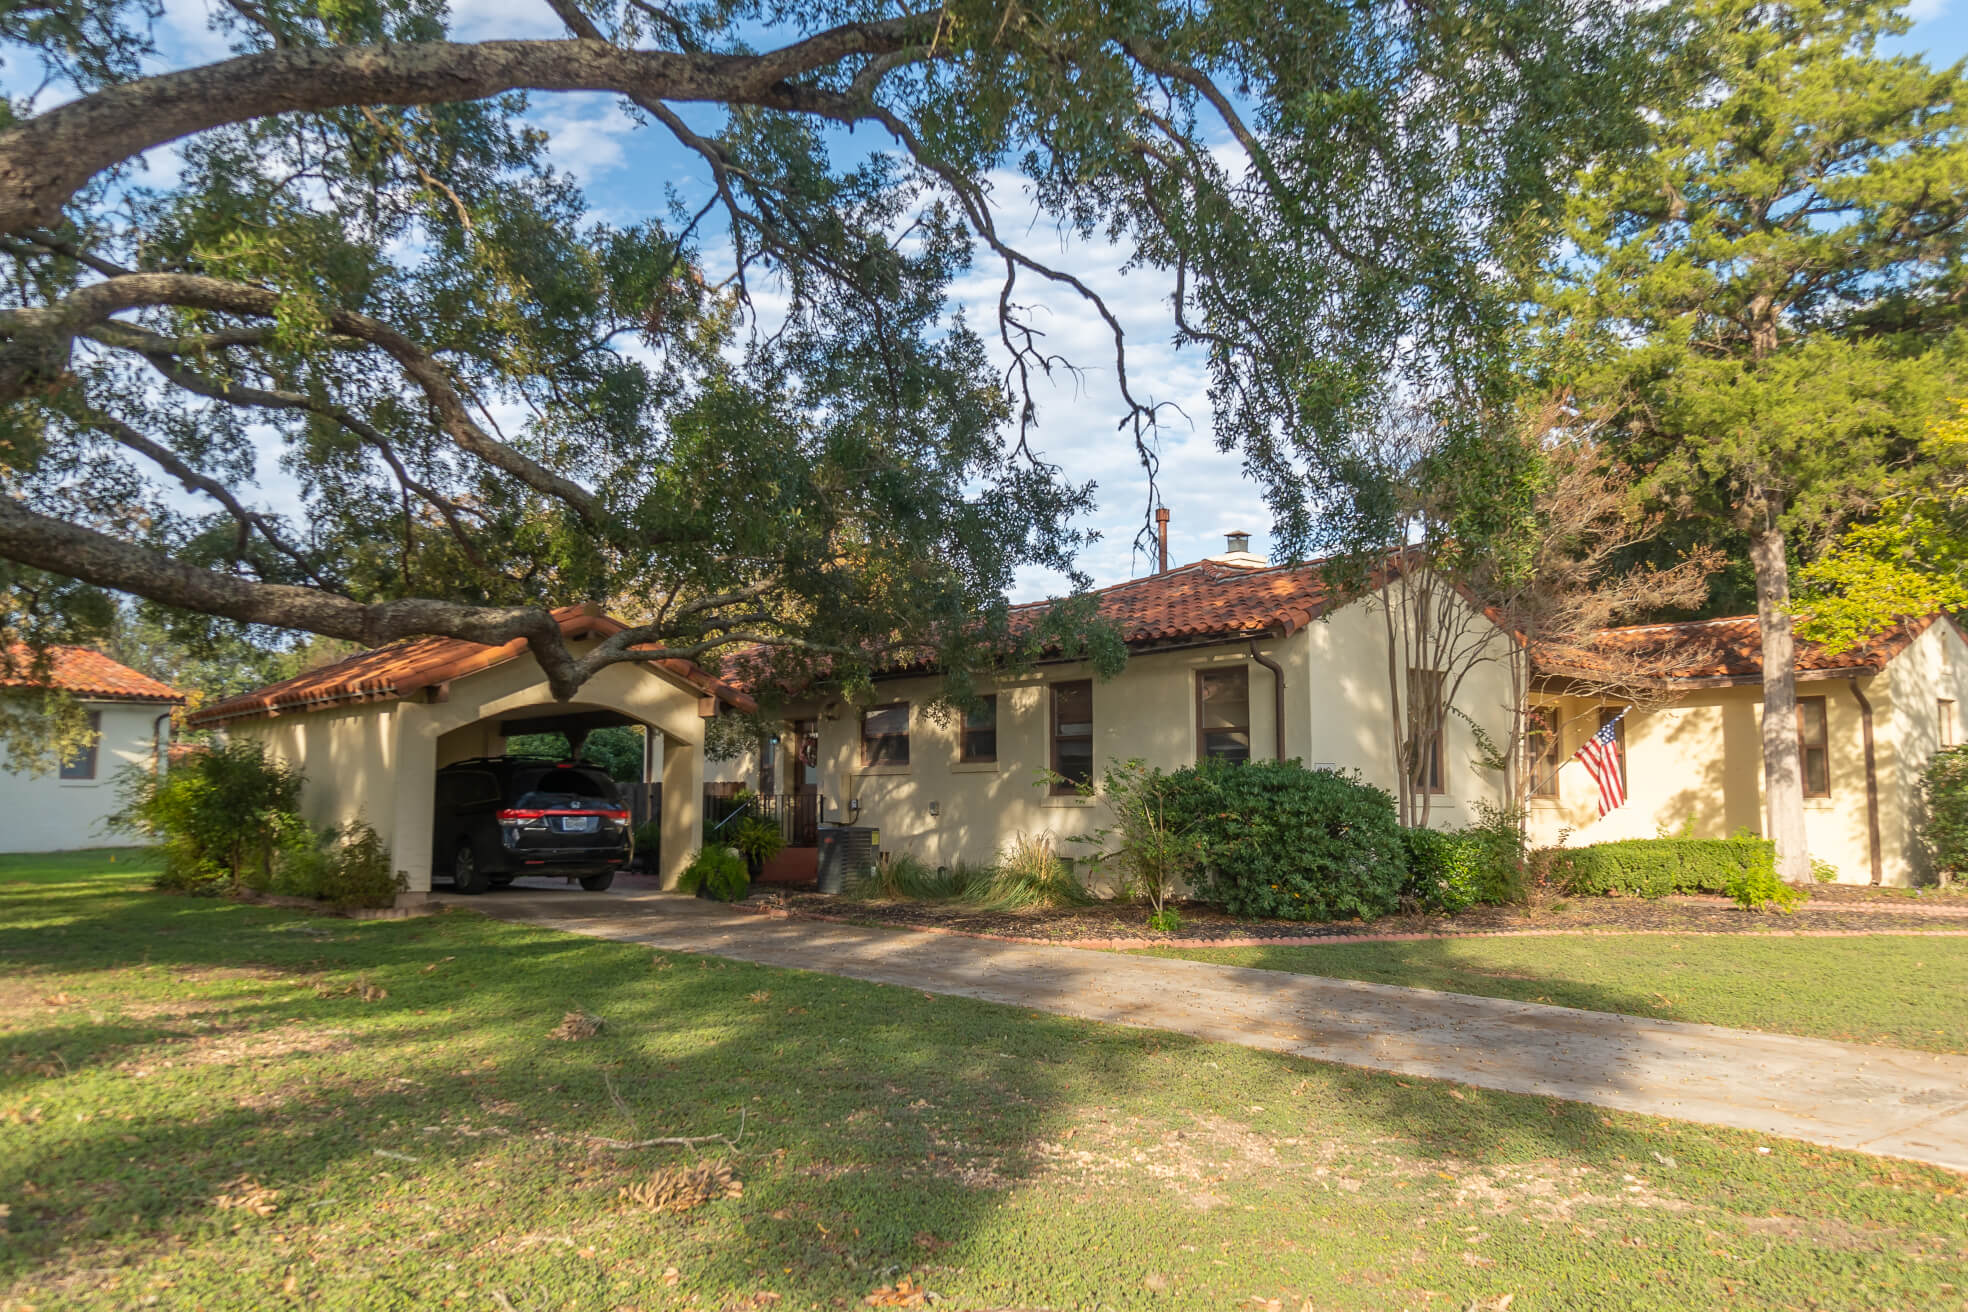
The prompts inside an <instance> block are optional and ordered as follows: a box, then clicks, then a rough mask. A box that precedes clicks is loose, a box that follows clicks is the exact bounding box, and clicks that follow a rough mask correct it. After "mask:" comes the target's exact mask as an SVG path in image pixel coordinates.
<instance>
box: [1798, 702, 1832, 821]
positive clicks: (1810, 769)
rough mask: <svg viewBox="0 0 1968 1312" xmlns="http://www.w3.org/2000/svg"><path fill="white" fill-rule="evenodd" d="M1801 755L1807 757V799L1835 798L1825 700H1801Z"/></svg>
mask: <svg viewBox="0 0 1968 1312" xmlns="http://www.w3.org/2000/svg"><path fill="white" fill-rule="evenodd" d="M1797 754H1798V755H1799V756H1801V757H1802V758H1803V766H1804V796H1806V797H1830V796H1831V736H1830V734H1829V733H1827V732H1826V727H1825V699H1824V698H1822V697H1799V698H1798V699H1797Z"/></svg>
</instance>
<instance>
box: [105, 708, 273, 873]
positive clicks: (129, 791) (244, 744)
mask: <svg viewBox="0 0 1968 1312" xmlns="http://www.w3.org/2000/svg"><path fill="white" fill-rule="evenodd" d="M302 782H303V780H302V777H301V775H300V774H299V773H297V772H296V771H294V770H292V769H289V768H288V767H287V766H286V765H284V764H282V763H281V762H279V761H274V760H269V759H268V757H267V754H266V749H265V747H264V746H262V745H261V744H260V743H257V742H252V741H235V742H230V743H223V744H219V745H216V746H212V747H208V748H205V749H203V750H200V751H196V752H192V753H190V754H189V755H187V756H185V757H184V758H183V759H182V760H180V761H178V762H177V763H176V764H174V765H172V766H171V767H170V769H169V770H167V771H166V772H165V773H164V775H163V776H162V777H161V778H160V777H159V776H158V775H156V774H154V773H152V772H150V771H148V770H143V769H138V768H134V767H133V768H131V769H128V770H125V771H124V772H123V776H122V778H121V780H120V781H119V783H118V791H119V793H120V797H121V801H122V803H123V806H122V809H121V810H120V811H119V812H118V813H117V815H116V816H114V817H113V818H112V820H111V824H112V825H113V826H114V827H115V828H117V829H119V830H121V831H123V832H125V833H135V834H141V835H143V836H146V837H149V838H153V839H155V840H157V842H158V843H159V845H160V846H161V847H162V848H163V850H164V869H163V872H162V873H161V874H160V875H159V876H158V878H157V886H158V887H159V888H164V889H175V890H180V891H188V892H205V893H219V892H229V891H232V890H235V889H238V888H241V887H245V888H252V889H257V890H260V891H265V890H266V889H268V888H269V887H271V886H272V883H273V877H274V862H275V856H276V854H277V853H279V852H280V851H281V850H282V849H283V848H284V847H285V846H286V845H287V844H288V843H289V842H291V841H293V839H294V836H295V835H296V834H305V833H306V831H307V825H306V822H305V821H303V820H302V819H301V817H300V813H299V810H298V808H299V806H300V800H301V784H302Z"/></svg>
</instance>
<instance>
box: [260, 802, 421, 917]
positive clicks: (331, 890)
mask: <svg viewBox="0 0 1968 1312" xmlns="http://www.w3.org/2000/svg"><path fill="white" fill-rule="evenodd" d="M407 883H408V881H407V880H406V879H405V878H404V876H403V875H402V873H401V872H399V871H398V870H397V869H396V868H395V864H394V863H393V862H392V861H391V860H390V850H389V848H388V847H387V846H386V845H385V844H384V842H383V840H382V837H381V836H380V835H378V834H377V833H376V831H375V830H374V829H372V828H371V827H370V826H369V825H368V824H367V823H365V822H364V821H361V820H351V821H350V822H349V823H348V824H346V825H343V826H342V827H341V828H339V829H324V830H322V831H320V833H318V834H317V833H314V832H312V831H309V830H307V829H305V828H303V829H302V830H301V831H299V833H297V834H296V835H295V836H294V837H293V838H291V839H290V840H289V841H288V842H286V843H284V844H283V845H282V847H281V852H280V857H279V861H278V863H277V868H276V871H275V874H274V878H273V891H274V892H276V893H284V894H287V895H288V896H291V897H315V898H320V899H321V900H322V901H324V902H327V903H329V904H330V905H332V906H336V907H342V908H344V909H346V908H349V907H386V906H389V905H391V904H392V903H394V902H395V901H396V895H397V893H399V892H401V891H402V890H403V888H404V887H405V886H406V885H407Z"/></svg>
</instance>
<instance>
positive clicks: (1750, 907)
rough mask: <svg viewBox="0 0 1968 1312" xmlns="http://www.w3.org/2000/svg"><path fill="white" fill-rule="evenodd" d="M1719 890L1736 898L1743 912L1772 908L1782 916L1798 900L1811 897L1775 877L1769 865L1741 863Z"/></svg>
mask: <svg viewBox="0 0 1968 1312" xmlns="http://www.w3.org/2000/svg"><path fill="white" fill-rule="evenodd" d="M1722 891H1723V892H1724V893H1727V894H1728V895H1729V896H1730V897H1732V898H1734V899H1735V900H1736V905H1737V906H1739V907H1741V908H1742V909H1743V910H1745V911H1761V910H1762V909H1763V908H1764V907H1772V908H1775V909H1776V910H1778V911H1781V912H1783V913H1784V914H1785V915H1789V914H1790V909H1791V908H1792V907H1794V906H1796V905H1797V904H1798V903H1799V902H1802V901H1803V900H1804V899H1806V898H1808V897H1809V896H1811V895H1810V894H1809V893H1808V892H1806V891H1805V890H1803V889H1801V888H1796V887H1793V886H1792V885H1789V884H1786V883H1784V882H1783V880H1781V879H1778V878H1777V872H1776V868H1775V866H1774V865H1772V866H1768V867H1766V866H1762V865H1754V866H1744V867H1743V868H1742V869H1740V870H1738V871H1736V872H1735V873H1733V874H1731V875H1730V876H1729V877H1728V878H1727V879H1724V880H1723V881H1722Z"/></svg>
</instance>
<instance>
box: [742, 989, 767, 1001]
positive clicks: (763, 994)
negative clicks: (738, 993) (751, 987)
mask: <svg viewBox="0 0 1968 1312" xmlns="http://www.w3.org/2000/svg"><path fill="white" fill-rule="evenodd" d="M745 1001H747V1002H770V1001H772V990H771V989H760V990H758V991H757V992H756V993H747V994H746V995H745Z"/></svg>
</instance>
